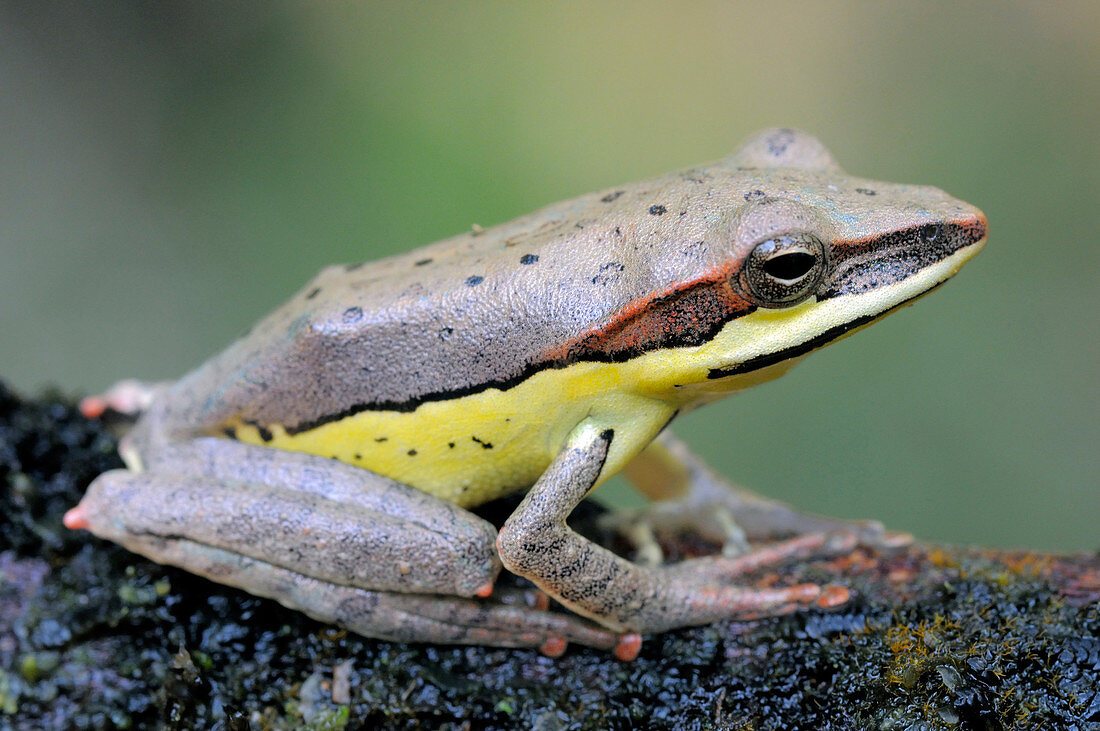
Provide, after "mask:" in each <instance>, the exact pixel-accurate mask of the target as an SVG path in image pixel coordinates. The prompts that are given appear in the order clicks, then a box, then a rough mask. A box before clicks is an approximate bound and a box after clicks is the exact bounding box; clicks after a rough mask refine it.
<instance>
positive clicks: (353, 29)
mask: <svg viewBox="0 0 1100 731" xmlns="http://www.w3.org/2000/svg"><path fill="white" fill-rule="evenodd" d="M1097 38H1100V4H1097V3H1094V2H1080V3H1071V2H1067V3H1057V4H1054V3H1041V2H1034V3H1023V2H1001V3H996V4H982V5H977V4H974V5H970V6H963V5H962V4H958V3H947V2H945V3H909V2H897V1H891V2H882V1H879V2H851V3H836V4H833V3H813V4H810V3H801V2H791V3H784V2H778V3H718V2H715V3H704V2H698V3H658V2H641V3H613V4H589V3H571V4H561V3H555V4H541V5H534V4H525V3H509V2H493V3H489V2H483V3H476V4H467V3H428V4H424V3H417V4H404V3H402V4H398V3H379V4H375V3H358V4H350V3H325V4H320V3H318V4H302V5H291V4H280V3H267V4H262V5H261V4H248V5H244V4H240V5H238V4H235V3H226V4H221V3H218V4H215V3H176V2H161V3H145V4H136V3H135V4H130V5H125V4H111V5H106V4H105V5H94V4H83V3H72V4H68V5H55V4H38V3H31V2H26V3H11V2H3V3H0V378H3V379H4V380H6V381H8V382H9V383H10V384H12V385H14V386H15V387H16V388H18V389H20V390H22V391H24V392H27V393H33V392H35V391H37V390H39V389H41V388H43V387H45V386H47V385H51V384H52V385H56V386H59V387H60V388H62V389H63V390H64V391H66V392H68V393H71V394H82V393H85V392H88V391H94V390H97V389H102V388H104V387H106V386H107V385H108V384H110V383H111V382H112V381H114V380H116V379H118V378H120V377H124V376H136V377H141V378H146V379H159V378H171V377H175V376H178V375H180V374H182V373H183V372H185V371H186V370H188V369H190V368H192V367H193V366H195V365H197V364H198V363H199V362H200V361H202V360H203V359H205V358H206V357H207V356H209V355H210V354H212V353H213V352H215V351H216V350H218V349H220V348H221V347H223V346H224V345H225V344H227V343H228V342H229V341H230V340H231V339H232V338H234V337H235V336H236V335H237V334H238V333H240V332H242V331H243V330H244V328H245V327H247V326H248V325H249V324H251V323H252V322H253V321H254V320H256V319H257V318H258V317H260V316H261V315H263V314H264V313H265V312H267V311H268V310H269V309H271V308H272V307H274V306H275V305H277V304H278V303H279V302H280V301H282V300H283V299H285V298H286V297H287V296H289V295H290V294H291V293H292V292H293V291H294V290H295V289H296V288H297V287H299V286H301V285H302V284H303V283H304V282H305V281H306V280H307V279H308V278H309V277H311V276H312V275H313V274H314V273H315V272H316V270H318V269H319V268H320V267H322V266H323V265H325V264H328V263H334V262H341V261H343V262H347V261H359V260H362V259H371V258H376V257H380V256H383V255H386V254H390V253H393V252H397V251H404V250H407V249H410V248H412V247H415V246H418V245H422V244H425V243H429V242H431V241H433V240H436V239H438V238H442V237H444V236H448V235H451V234H454V233H458V232H461V231H463V230H466V229H468V228H469V227H470V225H471V224H473V223H478V224H481V225H483V226H487V225H490V224H493V223H498V222H501V221H504V220H507V219H509V218H512V217H514V216H517V215H519V214H522V213H526V212H528V211H530V210H532V209H534V208H536V207H538V206H541V205H544V204H546V203H550V202H553V201H555V200H559V199H562V198H566V197H570V196H573V195H577V194H580V193H584V192H588V191H590V190H594V189H597V188H600V187H604V186H611V185H615V184H619V183H624V182H628V181H631V180H634V179H638V178H642V177H646V176H650V175H655V174H659V173H664V172H667V171H670V170H674V169H678V168H683V167H686V166H689V165H692V164H695V163H700V162H704V161H707V160H711V159H714V158H718V157H722V156H724V155H726V154H728V153H729V152H730V151H731V150H732V149H733V148H734V146H736V145H737V143H738V142H739V141H740V140H741V139H742V138H743V137H745V136H746V135H748V134H749V133H751V132H754V131H755V130H757V129H758V128H761V127H766V126H775V125H787V126H797V127H802V128H805V129H807V130H810V131H812V132H813V133H815V134H816V135H818V136H819V137H820V138H821V139H822V140H823V141H824V142H825V143H826V144H827V145H828V146H829V147H830V148H831V149H832V151H833V152H834V154H835V155H836V157H837V158H838V159H839V160H840V161H841V164H842V165H844V166H845V167H846V168H847V169H848V170H850V171H852V172H854V173H857V174H860V175H865V176H868V177H872V178H878V179H883V180H889V181H896V182H907V183H926V184H934V185H937V186H939V187H942V188H944V189H946V190H948V191H949V192H951V193H952V194H954V195H956V196H958V197H961V198H963V199H964V200H967V201H969V202H972V203H974V204H976V205H978V206H980V207H981V208H983V209H984V210H985V212H986V214H987V215H988V217H989V221H990V226H991V235H990V240H989V245H988V247H987V249H986V251H985V252H984V253H983V254H982V255H981V256H980V257H979V258H978V259H977V260H975V261H974V262H972V263H971V264H970V265H969V266H968V267H967V268H966V269H965V270H964V271H963V272H962V273H961V274H960V276H959V277H958V278H957V279H956V280H955V281H953V282H951V283H949V284H948V285H947V286H946V287H944V288H943V289H942V290H940V291H939V292H937V293H936V294H935V295H934V296H932V297H929V298H928V299H926V300H923V301H921V302H920V303H919V304H918V305H917V306H916V307H913V308H910V309H906V310H905V311H903V312H902V313H901V314H898V315H896V316H894V317H891V318H890V319H889V320H888V321H886V322H884V323H881V324H879V325H877V326H876V327H874V328H871V329H869V330H867V331H865V332H863V333H861V334H860V335H858V336H857V337H855V338H852V339H850V340H846V341H844V342H843V343H842V344H839V345H837V346H836V347H833V348H828V349H826V350H825V351H823V352H821V353H819V354H817V355H815V356H813V357H811V358H810V359H808V360H807V361H806V362H805V363H804V364H802V365H801V366H799V367H798V368H796V369H795V370H794V371H793V372H792V373H791V374H789V375H788V376H787V377H785V378H783V379H780V380H778V381H776V382H773V383H771V384H768V385H766V386H763V387H760V388H758V389H756V390H754V391H751V392H748V393H746V394H744V395H741V396H738V397H735V398H733V399H729V400H726V401H724V402H722V403H720V404H718V405H715V406H712V407H709V408H708V409H704V410H703V411H701V412H698V413H696V414H693V415H691V416H689V417H687V418H686V419H683V420H681V423H680V426H679V428H678V431H679V433H680V434H681V435H682V436H684V437H685V438H687V439H688V441H690V442H692V443H693V444H694V445H696V446H697V447H698V448H699V449H700V451H702V452H703V453H704V454H705V455H706V456H708V457H709V458H710V459H712V461H713V462H714V463H715V464H716V465H717V466H718V467H719V469H720V470H721V471H722V472H724V473H726V474H728V475H730V476H733V477H735V478H736V479H738V480H740V481H741V482H742V483H744V484H746V485H748V486H750V487H752V488H755V489H757V490H760V491H761V492H764V493H767V494H769V495H772V496H775V497H779V498H781V499H784V500H788V501H790V502H793V503H796V504H797V505H800V506H802V507H804V508H807V509H811V510H815V511H820V512H826V513H830V514H833V515H841V516H850V517H875V518H879V519H882V520H884V521H886V522H887V523H888V524H889V525H891V526H893V527H895V528H899V529H906V530H910V531H913V532H915V533H917V534H918V535H920V536H921V537H925V538H929V539H935V540H945V541H951V542H954V543H980V544H988V545H995V546H1008V547H1031V548H1040V549H1058V550H1067V549H1073V550H1095V549H1097V548H1098V547H1100V527H1098V523H1100V457H1098V454H1100V450H1098V448H1097V441H1098V436H1100V426H1098V417H1097V406H1098V402H1100V398H1098V396H1100V389H1098V386H1097V376H1098V355H1100V353H1098V348H1097V343H1098V342H1100V338H1098V336H1100V327H1098V324H1100V315H1098V312H1100V309H1098V306H1100V295H1098V291H1100V290H1098V286H1097V272H1098V271H1100V247H1098V246H1097V243H1096V240H1097V232H1098V230H1100V213H1098V206H1097V184H1098V182H1100V181H1098V179H1097V178H1098V172H1100V145H1098V138H1097V125H1098V120H1100V115H1098V112H1100V106H1098V93H1100V51H1098V46H1097ZM621 490H622V487H621V486H611V487H610V488H608V489H607V493H608V494H616V491H620V494H621Z"/></svg>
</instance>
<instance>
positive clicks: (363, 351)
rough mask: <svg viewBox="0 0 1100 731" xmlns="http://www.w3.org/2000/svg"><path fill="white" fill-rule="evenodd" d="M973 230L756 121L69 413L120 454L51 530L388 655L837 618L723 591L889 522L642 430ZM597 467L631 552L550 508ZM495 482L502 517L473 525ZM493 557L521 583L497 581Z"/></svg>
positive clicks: (333, 283)
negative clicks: (832, 510) (709, 150)
mask: <svg viewBox="0 0 1100 731" xmlns="http://www.w3.org/2000/svg"><path fill="white" fill-rule="evenodd" d="M986 233H987V221H986V217H985V216H984V215H983V214H982V212H981V211H980V210H979V209H977V208H975V207H973V206H971V205H969V204H967V203H964V202H962V201H960V200H958V199H955V198H953V197H951V196H950V195H948V194H947V193H945V192H943V191H942V190H939V189H937V188H934V187H929V186H917V185H903V184H895V183H885V182H879V181H874V180H869V179H864V178H860V177H854V176H850V175H849V174H847V173H846V172H844V170H843V169H842V168H841V167H840V165H839V164H838V163H837V162H836V160H835V159H834V158H833V156H832V154H831V153H830V152H829V151H828V150H827V149H826V148H825V146H824V145H823V144H822V143H821V142H820V141H818V140H817V139H816V138H815V137H813V136H812V135H810V134H808V133H805V132H802V131H799V130H793V129H769V130H765V131H762V132H760V133H758V134H756V135H754V136H752V137H750V138H749V139H747V140H746V141H745V142H743V143H742V144H741V146H740V147H739V148H738V149H737V151H736V152H735V153H733V154H732V155H731V156H729V157H727V158H725V159H722V160H719V161H717V162H715V163H712V164H707V165H701V166H697V167H693V168H690V169H688V170H685V171H682V172H678V173H673V174H670V175H665V176H662V177H657V178H653V179H650V180H646V181H643V182H639V183H634V184H631V185H623V186H617V187H614V188H609V189H605V190H601V191H597V192H595V193H591V194H588V195H583V196H580V197H578V198H574V199H572V200H568V201H564V202H561V203H557V204H554V205H550V206H548V207H545V208H543V209H542V210H539V211H537V212H535V213H532V214H529V215H526V216H523V217H521V218H518V219H516V220H514V221H511V222H508V223H503V224H499V225H496V226H492V227H489V228H481V227H477V226H475V227H473V228H472V229H471V230H469V231H467V232H465V233H463V234H460V235H457V236H454V237H451V238H448V239H445V240H443V241H439V242H437V243H434V244H431V245H428V246H425V247H423V248H419V249H416V250H414V251H411V252H408V253H403V254H398V255H395V256H390V257H388V258H384V259H381V260H378V261H375V262H373V263H367V264H361V263H356V264H351V265H339V266H331V267H328V268H325V269H324V270H322V271H321V272H320V274H319V275H317V276H316V277H315V278H314V279H313V280H311V281H310V282H309V283H308V284H306V286H305V287H304V288H302V289H301V290H300V291H299V292H298V293H297V294H295V295H294V296H293V297H292V298H291V299H290V300H289V301H288V302H287V303H285V304H284V305H282V306H281V307H279V308H278V309H276V310H275V311H274V312H273V313H271V314H270V315H268V316H267V317H266V318H265V319H263V320H262V321H261V322H260V323H258V324H257V325H256V326H254V327H253V328H252V329H251V330H250V331H248V332H247V333H245V335H243V336H242V337H241V338H239V339H238V340H236V341H235V342H234V343H233V344H231V345H230V346H229V347H228V348H227V349H226V350H224V351H223V352H221V353H220V354H219V355H216V356H215V357H213V358H212V359H210V360H209V361H207V362H206V363H205V364H203V365H200V366H199V367H198V368H197V369H195V370H193V371H192V372H191V373H189V374H188V375H185V376H184V377H183V378H181V379H180V380H178V381H175V382H171V383H141V382H124V383H123V384H120V385H119V386H118V387H116V388H114V389H111V390H109V391H107V393H106V394H104V395H103V396H101V397H91V398H89V399H88V400H86V401H85V402H84V404H83V408H84V409H85V411H86V412H87V413H89V414H90V415H99V414H101V413H102V412H103V411H104V410H105V409H107V408H112V409H115V410H118V411H123V412H127V413H132V414H133V415H134V416H135V417H136V421H135V422H134V424H133V426H132V429H131V430H130V431H129V433H128V434H126V435H125V436H124V438H123V439H122V441H121V443H120V447H119V451H120V454H121V456H122V458H123V460H124V462H125V465H126V467H125V468H124V469H117V470H112V471H109V472H106V473H104V474H102V475H100V476H99V477H97V478H96V479H95V480H94V481H93V482H92V484H91V485H90V486H89V488H88V490H87V492H86V494H85V495H84V497H83V498H82V499H81V501H80V502H79V503H78V504H77V505H76V506H75V507H73V508H72V509H70V510H69V511H68V513H67V514H66V515H65V517H64V523H65V525H67V526H68V527H70V528H73V529H86V530H88V531H91V533H93V534H95V535H96V536H99V537H101V538H104V539H108V540H110V541H114V542H117V543H119V544H121V545H122V546H124V547H126V548H127V549H129V550H131V551H134V552H136V553H139V554H142V555H144V556H146V557H148V558H150V559H152V560H153V561H156V562H160V563H163V564H170V565H174V566H178V567H182V568H184V569H186V570H188V571H190V572H193V573H196V574H199V575H201V576H205V577H207V578H209V579H211V580H213V581H216V582H221V583H223V584H227V585H230V586H234V587H239V588H241V589H243V590H245V591H247V592H249V593H251V594H254V595H258V596H262V597H269V598H272V599H275V600H276V601H278V602H280V603H282V604H283V605H285V606H287V607H290V608H292V609H295V610H298V611H301V612H304V613H305V614H307V615H309V616H311V617H313V618H315V619H318V620H321V621H323V622H327V623H332V624H336V625H339V626H341V627H344V628H346V629H349V630H351V631H354V632H356V633H358V634H361V635H364V636H366V637H372V638H378V639H382V640H391V641H403V642H424V643H440V644H468V645H487V646H500V647H526V648H537V649H539V650H541V651H542V652H543V653H544V654H546V655H549V656H557V655H560V654H561V653H562V652H564V650H565V648H566V647H567V646H568V645H569V643H576V644H579V645H582V646H587V647H591V648H596V649H597V650H603V651H610V652H612V653H614V654H615V656H616V657H618V658H620V659H622V660H631V659H633V658H635V657H636V656H637V655H638V653H639V652H640V649H641V643H642V638H643V637H644V636H646V635H652V634H656V633H660V632H665V631H669V630H674V629H677V628H681V627H687V626H695V625H703V624H708V623H712V622H717V621H721V620H727V619H734V620H748V619H756V618H764V617H772V616H778V615H782V614H787V613H791V612H796V611H802V610H809V609H815V608H822V609H829V608H832V607H836V606H840V605H842V604H844V603H846V602H847V601H848V599H849V598H850V596H851V592H850V590H848V589H847V588H846V587H844V586H842V585H838V584H812V583H802V584H795V585H792V586H766V587H758V586H754V585H753V584H752V583H751V582H749V581H747V578H748V577H750V576H751V575H752V573H753V572H754V571H758V570H760V569H761V568H766V567H769V566H773V565H776V564H778V563H780V562H787V561H798V560H812V559H814V558H817V557H821V556H832V555H838V554H843V553H845V552H850V551H852V550H853V549H854V548H855V547H856V546H860V545H877V546H880V547H889V546H891V545H902V544H904V543H905V542H906V541H907V540H908V537H907V536H905V535H904V534H897V533H894V532H891V531H886V530H885V529H884V528H883V527H882V524H881V523H877V522H875V521H842V520H837V519H832V518H825V517H821V516H815V515H810V514H806V513H802V512H799V511H796V510H795V509H793V508H791V507H789V506H787V505H786V504H784V503H781V502H778V501H773V500H770V499H768V498H765V497H763V496H761V495H758V494H756V493H754V492H750V491H748V490H747V489H745V488H742V487H740V486H738V485H736V484H734V483H732V482H729V481H727V480H725V479H724V478H723V477H722V476H721V475H719V474H718V473H717V472H716V471H715V470H714V469H712V468H711V467H709V466H708V465H707V464H706V462H705V461H704V460H703V459H702V458H701V457H699V456H698V455H696V454H695V453H694V452H692V451H691V449H690V448H689V447H688V446H687V445H686V444H685V443H684V442H682V441H680V440H678V439H677V438H676V437H675V436H673V434H672V432H671V431H670V430H669V425H670V423H671V422H672V421H674V420H675V418H676V417H678V416H681V415H683V414H685V413H687V412H689V411H691V410H693V409H695V408H698V407H700V406H702V405H705V404H708V403H710V402H712V401H715V400H717V399H720V398H722V397H724V396H726V395H730V394H733V393H736V392H738V391H741V390H743V389H746V388H750V387H752V386H755V385H758V384H761V383H764V382H767V381H771V380H773V379H775V378H777V377H779V376H781V375H783V374H784V373H786V372H787V371H788V370H790V368H791V367H792V366H793V365H795V364H796V363H797V362H799V361H801V360H802V359H803V358H804V357H805V356H806V355H808V354H809V353H811V352H813V351H816V350H819V349H821V348H823V347H825V346H826V345H828V344H830V343H833V342H836V341H838V340H841V339H843V338H845V337H847V336H849V335H851V334H853V333H854V332H856V331H857V330H860V329H862V328H864V327H867V326H868V325H870V324H871V323H873V322H877V321H878V320H880V319H882V318H883V317H885V316H886V315H888V314H890V313H893V312H895V311H897V310H899V309H900V308H902V307H905V306H907V305H909V304H911V303H913V302H914V301H915V300H916V299H918V298H920V297H922V296H923V295H925V294H927V293H928V292H930V291H932V290H934V289H936V288H937V287H939V286H940V285H941V284H942V283H944V282H945V281H946V280H947V279H949V278H950V277H952V276H953V275H954V274H955V273H956V272H957V271H958V270H959V269H960V267H962V265H963V264H964V263H965V262H967V261H968V260H969V259H970V258H971V257H973V256H974V255H975V254H976V253H978V251H980V250H981V248H982V247H983V245H984V243H985V240H986ZM792 418H797V415H792ZM776 448H777V450H781V449H782V440H781V439H777V444H776ZM617 473H622V474H624V475H625V476H626V477H627V479H628V481H630V482H631V483H633V484H634V485H635V486H636V487H637V488H638V489H639V491H640V492H641V493H642V494H643V495H645V496H646V497H648V498H650V499H651V500H652V502H651V503H650V506H649V507H647V508H643V509H640V510H636V511H633V512H628V513H626V517H625V518H622V520H621V522H620V523H617V524H616V529H619V530H621V531H622V532H623V534H624V535H626V536H627V537H629V539H630V541H631V543H633V545H634V546H635V547H636V548H637V549H638V550H637V554H636V555H634V556H632V557H631V556H625V555H620V554H619V553H615V552H613V551H611V550H609V549H608V548H606V547H604V546H602V545H599V544H597V543H596V542H594V541H592V540H590V539H588V538H585V537H583V536H581V535H580V534H579V533H577V532H575V531H574V530H573V529H572V528H571V527H570V525H569V524H568V522H567V520H568V518H569V516H570V514H571V513H572V512H573V510H574V509H575V508H576V507H577V506H578V504H580V503H581V501H583V500H584V499H585V498H586V497H587V496H588V495H589V494H590V493H591V492H592V491H593V490H594V489H595V488H596V487H598V486H599V485H601V484H602V483H604V482H605V481H606V480H607V479H608V478H609V477H611V476H612V475H615V474H617ZM512 493H517V494H522V495H523V497H522V499H521V500H520V502H519V504H518V506H516V507H515V508H514V509H513V510H512V511H511V513H510V515H509V517H508V518H507V520H506V521H505V522H504V523H503V525H501V526H500V527H497V526H496V525H494V524H492V523H490V522H488V521H487V520H485V519H484V518H482V517H480V516H478V515H477V514H475V512H473V509H475V508H477V507H478V506H482V505H484V504H485V503H487V502H489V501H492V500H495V499H496V498H499V497H502V496H506V495H509V494H512ZM684 527H691V528H693V529H696V530H698V531H700V533H702V534H703V535H706V536H712V537H714V538H715V540H718V541H719V542H720V544H721V545H722V550H721V551H720V552H717V553H715V554H713V555H707V556H700V557H696V558H690V559H687V560H683V561H679V562H672V563H669V562H665V561H663V556H662V554H661V552H660V543H659V541H658V537H659V536H660V535H661V534H662V531H667V530H670V529H674V528H676V529H682V528H684ZM505 570H506V571H508V572H511V573H513V574H516V575H518V576H519V577H522V578H523V579H526V580H528V581H529V582H530V583H531V584H533V585H534V587H537V591H535V592H534V593H533V594H532V593H531V592H526V591H524V590H522V589H514V588H513V589H508V590H506V589H504V588H501V587H498V586H497V584H498V579H499V578H500V575H501V573H502V572H503V571H505ZM517 592H518V594H519V595H517ZM532 596H534V597H535V598H534V599H532ZM549 599H553V600H555V601H556V602H557V603H558V604H559V605H560V606H561V607H564V610H565V611H561V610H559V609H553V610H550V609H548V604H549Z"/></svg>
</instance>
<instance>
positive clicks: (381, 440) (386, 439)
mask: <svg viewBox="0 0 1100 731" xmlns="http://www.w3.org/2000/svg"><path fill="white" fill-rule="evenodd" d="M389 440H390V438H389V437H375V438H374V441H376V442H378V443H379V444H381V443H382V442H388V441H389Z"/></svg>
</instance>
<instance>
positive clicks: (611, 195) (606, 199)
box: [600, 190, 626, 203]
mask: <svg viewBox="0 0 1100 731" xmlns="http://www.w3.org/2000/svg"><path fill="white" fill-rule="evenodd" d="M625 192H626V191H625V190H616V191H615V192H614V193H608V194H607V195H605V196H604V197H603V198H600V200H601V201H603V202H604V203H610V202H611V201H613V200H615V199H616V198H618V197H619V196H620V195H622V194H623V193H625Z"/></svg>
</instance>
